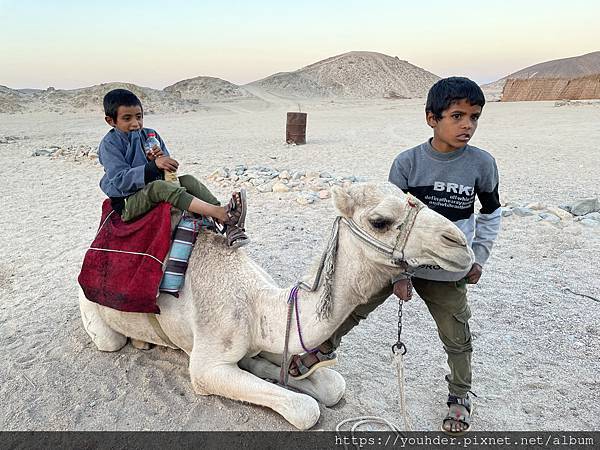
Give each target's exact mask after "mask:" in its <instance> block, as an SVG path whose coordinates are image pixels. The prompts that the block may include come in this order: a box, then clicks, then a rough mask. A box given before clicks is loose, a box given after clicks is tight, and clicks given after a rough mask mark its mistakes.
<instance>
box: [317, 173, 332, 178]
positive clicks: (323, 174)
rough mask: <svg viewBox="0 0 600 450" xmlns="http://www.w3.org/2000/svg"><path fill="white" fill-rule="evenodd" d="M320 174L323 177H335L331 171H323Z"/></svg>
mask: <svg viewBox="0 0 600 450" xmlns="http://www.w3.org/2000/svg"><path fill="white" fill-rule="evenodd" d="M319 176H320V177H321V178H333V175H331V174H330V173H329V172H321V173H320V174H319Z"/></svg>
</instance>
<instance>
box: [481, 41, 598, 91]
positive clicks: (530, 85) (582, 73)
mask: <svg viewBox="0 0 600 450" xmlns="http://www.w3.org/2000/svg"><path fill="white" fill-rule="evenodd" d="M482 89H483V90H484V92H485V93H486V96H487V97H488V98H489V99H496V100H498V99H501V100H502V101H519V100H580V99H595V98H600V51H598V52H593V53H587V54H585V55H581V56H574V57H571V58H562V59H555V60H552V61H546V62H542V63H539V64H535V65H533V66H529V67H526V68H524V69H521V70H518V71H517V72H514V73H511V74H510V75H507V76H505V77H503V78H501V79H500V80H497V81H494V82H493V83H489V84H486V85H483V86H482Z"/></svg>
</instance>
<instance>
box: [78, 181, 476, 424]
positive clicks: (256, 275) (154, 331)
mask: <svg viewBox="0 0 600 450" xmlns="http://www.w3.org/2000/svg"><path fill="white" fill-rule="evenodd" d="M333 200H334V204H335V206H336V208H337V210H338V212H339V214H340V216H341V218H342V219H337V220H336V225H337V227H335V228H337V230H338V233H337V236H333V237H332V239H330V242H334V243H335V242H336V241H335V238H336V237H337V255H336V254H335V252H332V251H329V256H328V258H327V261H326V262H327V263H328V266H329V268H330V270H327V269H326V270H325V272H326V275H324V276H323V277H322V282H321V283H319V285H318V287H317V289H316V290H315V291H312V292H310V291H306V290H300V292H299V297H298V309H299V319H300V324H301V331H302V337H303V340H304V344H305V346H306V347H307V348H312V347H316V346H318V345H319V344H321V343H322V342H323V341H325V340H326V339H327V338H328V337H329V336H330V335H331V334H332V333H333V332H334V331H335V330H336V329H337V328H338V326H339V325H340V324H341V323H342V322H343V321H344V320H345V319H346V318H347V316H348V315H349V314H350V313H351V312H352V310H353V309H354V308H355V307H356V306H357V305H359V304H361V303H365V302H367V301H368V300H369V299H370V298H371V296H372V295H374V294H375V293H377V292H379V291H381V289H383V288H384V287H385V285H386V284H389V283H390V280H392V278H394V277H395V276H397V275H399V274H401V273H402V272H403V271H404V270H405V268H406V264H408V265H409V266H411V267H416V266H419V265H421V264H437V265H439V266H441V267H442V268H444V269H446V270H451V271H463V270H467V269H468V268H470V267H471V264H472V261H473V252H472V251H471V249H470V247H469V246H468V245H467V242H466V240H465V237H464V235H463V233H462V232H461V231H460V230H459V229H458V228H457V227H456V226H455V225H454V224H453V223H452V222H450V221H449V220H447V219H445V218H444V217H442V216H441V215H439V214H437V213H435V212H434V211H432V210H430V209H428V208H425V207H423V208H422V209H420V208H421V207H422V204H420V202H418V201H416V200H415V199H412V200H411V198H409V197H408V196H406V195H404V194H403V193H402V192H401V191H400V190H399V189H397V188H396V187H395V186H393V185H391V184H389V183H384V184H380V185H375V184H362V185H356V186H353V187H350V188H348V189H341V188H334V189H333ZM408 222H410V223H408ZM328 247H329V248H330V250H331V249H332V248H335V245H334V246H331V245H330V246H328ZM316 272H317V271H316V270H315V271H313V273H312V274H311V276H309V277H307V278H306V280H305V281H306V282H307V283H308V284H311V283H312V280H313V279H314V277H315V274H316ZM289 293H290V288H283V289H282V288H280V287H278V286H277V285H276V284H275V282H274V280H273V279H272V278H271V277H270V276H269V275H268V274H267V273H266V272H265V271H264V270H263V269H262V268H261V267H259V266H258V264H256V263H255V262H254V261H253V260H252V259H250V258H249V257H248V256H247V254H246V253H245V251H243V250H235V251H232V250H230V249H228V248H226V246H225V245H223V243H222V238H221V237H219V236H216V235H212V234H210V233H203V234H201V236H200V237H199V239H198V241H197V243H196V246H195V248H194V251H193V253H192V256H191V258H190V264H189V267H188V272H187V276H186V281H185V285H184V289H183V292H182V295H181V296H180V297H179V298H174V297H172V296H170V295H164V294H163V295H160V297H159V298H158V300H157V301H158V304H159V306H160V309H161V314H160V315H154V314H142V313H124V312H120V311H117V310H114V309H110V308H106V307H103V306H100V305H98V304H96V303H93V302H90V301H89V300H87V299H86V298H85V296H84V294H83V292H82V291H81V290H80V295H79V299H80V309H81V316H82V320H83V325H84V328H85V330H86V332H87V333H88V334H89V335H90V337H91V338H92V340H93V342H94V343H95V344H96V346H97V347H98V349H99V350H102V351H117V350H119V349H120V348H122V347H123V346H124V345H125V344H126V343H127V337H130V338H131V339H132V342H133V343H134V345H135V346H136V347H138V348H139V347H140V345H144V344H145V343H154V344H158V345H164V346H168V347H172V348H180V349H182V350H183V351H185V352H186V353H187V354H188V355H189V358H190V366H189V370H190V378H191V381H192V386H193V388H194V391H195V392H196V393H198V394H200V395H211V394H214V395H221V396H223V397H227V398H231V399H235V400H239V401H245V402H249V403H254V404H257V405H262V406H267V407H269V408H271V409H273V410H275V411H277V412H278V413H279V414H281V415H282V416H283V417H284V418H285V419H286V420H287V421H288V422H290V423H291V424H292V425H294V426H295V427H297V428H298V429H301V430H306V429H309V428H311V427H312V426H313V425H314V424H315V423H316V422H317V420H318V419H319V415H320V410H319V406H318V403H317V400H318V401H320V402H321V403H323V404H325V405H327V406H331V405H334V404H336V403H337V402H338V401H339V400H340V399H341V398H342V396H343V394H344V391H345V387H346V383H345V381H344V378H343V377H342V376H341V375H340V374H339V373H337V372H336V371H334V370H331V369H328V368H321V369H318V370H316V371H315V372H314V373H313V374H312V375H311V376H310V377H308V378H306V379H304V380H298V381H297V380H293V379H291V378H290V380H289V384H290V386H291V387H293V388H295V389H296V390H299V391H302V392H304V393H299V392H297V391H293V390H289V389H285V388H283V387H281V386H279V385H277V384H274V383H272V382H269V381H266V380H265V378H270V379H277V378H278V376H279V370H280V368H279V365H278V364H280V361H281V360H280V358H281V354H282V353H283V352H284V345H285V342H284V341H285V335H286V323H287V308H288V303H287V300H288V297H289ZM294 322H295V321H294ZM302 352H303V348H302V346H301V343H300V339H299V333H298V329H297V327H296V326H295V323H294V326H293V327H291V329H290V332H289V353H290V354H298V353H302ZM315 399H316V400H315Z"/></svg>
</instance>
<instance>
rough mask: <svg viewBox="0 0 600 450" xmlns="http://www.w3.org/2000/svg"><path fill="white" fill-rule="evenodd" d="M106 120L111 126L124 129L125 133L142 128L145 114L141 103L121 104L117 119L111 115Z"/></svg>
mask: <svg viewBox="0 0 600 450" xmlns="http://www.w3.org/2000/svg"><path fill="white" fill-rule="evenodd" d="M104 120H106V123H108V124H109V125H110V126H111V127H115V128H116V129H117V130H121V131H124V132H125V133H129V132H130V131H136V130H141V129H142V127H143V126H144V114H143V113H142V108H141V107H140V106H139V105H137V106H119V109H117V120H116V121H115V120H113V118H112V117H109V116H106V117H105V118H104Z"/></svg>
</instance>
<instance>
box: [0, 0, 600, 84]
mask: <svg viewBox="0 0 600 450" xmlns="http://www.w3.org/2000/svg"><path fill="white" fill-rule="evenodd" d="M599 17H600V2H599V1H598V0H569V1H563V0H543V1H541V0H519V1H516V0H504V1H499V0H493V1H486V0H481V1H471V0H462V1H438V0H427V1H417V0H413V1H402V0H389V1H388V0H371V1H367V0H364V1H355V0H343V1H338V0H329V1H325V0H321V1H317V0H303V1H301V2H283V1H281V0H279V1H274V0H265V1H261V0H254V1H227V0H220V1H216V0H213V1H192V0H188V1H183V0H169V1H164V0H162V1H155V0H145V1H141V2H131V1H130V2H126V1H119V2H112V1H104V2H99V1H93V2H92V1H83V0H77V1H72V0H55V1H52V2H50V1H35V0H0V85H4V86H8V87H10V88H14V89H20V88H37V89H45V88H47V87H49V86H53V87H55V88H57V89H73V88H78V87H85V86H91V85H94V84H99V83H104V82H110V81H121V82H131V83H135V84H137V85H141V86H148V87H153V88H158V89H162V88H164V87H165V86H168V85H170V84H173V83H175V82H177V81H180V80H183V79H187V78H193V77H196V76H201V75H202V76H213V77H218V78H222V79H225V80H227V81H230V82H232V83H235V84H245V83H249V82H251V81H254V80H257V79H260V78H264V77H266V76H269V75H271V74H273V73H276V72H285V71H293V70H296V69H299V68H301V67H303V66H306V65H308V64H312V63H314V62H317V61H319V60H322V59H325V58H328V57H330V56H334V55H338V54H341V53H344V52H348V51H353V50H361V51H375V52H379V53H384V54H387V55H390V56H398V57H399V58H400V59H404V60H407V61H408V62H410V63H411V64H414V65H416V66H419V67H422V68H424V69H426V70H428V71H430V72H433V73H435V74H436V75H439V76H442V77H444V76H451V75H462V76H467V77H470V78H472V79H473V80H475V81H477V82H479V83H486V82H491V81H495V80H497V79H499V78H502V77H504V76H505V75H508V74H510V73H512V72H515V71H517V70H519V69H522V68H524V67H527V66H530V65H533V64H537V63H539V62H543V61H548V60H552V59H558V58H566V57H571V56H578V55H582V54H585V53H590V52H593V51H598V50H600V26H599V25H598V24H599V20H598V18H599Z"/></svg>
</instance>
